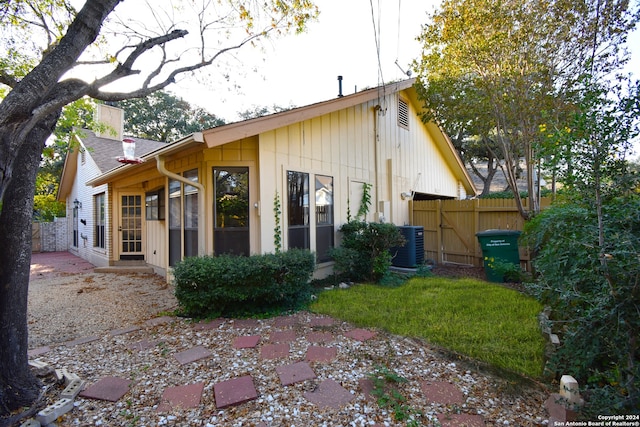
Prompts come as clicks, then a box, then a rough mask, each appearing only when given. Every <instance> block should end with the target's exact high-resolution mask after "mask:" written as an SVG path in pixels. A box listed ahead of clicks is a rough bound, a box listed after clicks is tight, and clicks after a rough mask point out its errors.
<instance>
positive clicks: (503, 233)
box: [476, 229, 522, 237]
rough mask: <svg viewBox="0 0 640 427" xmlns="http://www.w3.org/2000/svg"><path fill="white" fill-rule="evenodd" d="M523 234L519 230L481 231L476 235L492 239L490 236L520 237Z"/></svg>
mask: <svg viewBox="0 0 640 427" xmlns="http://www.w3.org/2000/svg"><path fill="white" fill-rule="evenodd" d="M520 234H522V232H521V231H518V230H497V229H495V230H485V231H479V232H477V233H476V236H478V237H490V236H519V235H520Z"/></svg>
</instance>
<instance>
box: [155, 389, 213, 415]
mask: <svg viewBox="0 0 640 427" xmlns="http://www.w3.org/2000/svg"><path fill="white" fill-rule="evenodd" d="M203 389H204V383H195V384H188V385H181V386H176V387H167V388H166V389H165V390H164V392H162V398H161V399H160V404H159V405H158V409H157V411H158V412H168V411H171V410H172V409H174V408H176V409H178V408H179V409H188V408H197V407H198V405H200V399H201V397H202V390H203Z"/></svg>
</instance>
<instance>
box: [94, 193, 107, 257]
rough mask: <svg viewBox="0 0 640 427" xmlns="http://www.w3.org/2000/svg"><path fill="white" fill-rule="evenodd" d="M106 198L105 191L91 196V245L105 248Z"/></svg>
mask: <svg viewBox="0 0 640 427" xmlns="http://www.w3.org/2000/svg"><path fill="white" fill-rule="evenodd" d="M106 199H107V194H106V193H105V192H102V193H99V194H95V195H94V196H93V247H94V248H98V249H106V248H107V242H106V237H107V236H106V228H107V215H106Z"/></svg>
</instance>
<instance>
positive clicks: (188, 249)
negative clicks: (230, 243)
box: [169, 169, 199, 267]
mask: <svg viewBox="0 0 640 427" xmlns="http://www.w3.org/2000/svg"><path fill="white" fill-rule="evenodd" d="M182 176H184V177H185V178H187V179H188V180H189V181H192V182H198V170H197V169H192V170H188V171H185V172H184V173H183V174H182ZM198 203H199V201H198V189H197V188H196V187H194V186H193V185H189V184H183V183H182V182H180V181H177V180H173V179H170V180H169V265H170V266H171V267H173V266H174V265H176V263H177V262H178V261H180V260H181V259H182V258H183V257H188V256H196V255H198Z"/></svg>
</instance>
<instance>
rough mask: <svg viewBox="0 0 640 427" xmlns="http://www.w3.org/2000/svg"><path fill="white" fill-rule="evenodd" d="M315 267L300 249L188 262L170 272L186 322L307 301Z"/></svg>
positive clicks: (257, 312) (293, 306)
mask: <svg viewBox="0 0 640 427" xmlns="http://www.w3.org/2000/svg"><path fill="white" fill-rule="evenodd" d="M314 268H315V256H314V254H313V253H311V252H309V251H307V250H300V249H290V250H288V251H286V252H280V253H277V254H263V255H252V256H250V257H245V256H232V255H220V256H203V257H188V258H185V259H183V260H182V261H180V262H179V263H177V264H176V266H175V267H174V270H173V276H174V283H175V295H176V298H177V299H178V302H179V304H180V309H181V310H182V313H183V314H184V315H186V316H190V317H197V318H215V317H218V316H222V315H224V316H255V315H261V314H265V313H277V312H282V311H286V310H292V309H296V308H299V307H301V306H302V305H304V304H306V303H307V302H308V301H309V299H310V296H311V286H310V284H309V282H310V279H311V275H312V274H313V270H314Z"/></svg>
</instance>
